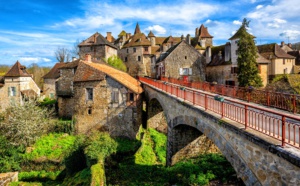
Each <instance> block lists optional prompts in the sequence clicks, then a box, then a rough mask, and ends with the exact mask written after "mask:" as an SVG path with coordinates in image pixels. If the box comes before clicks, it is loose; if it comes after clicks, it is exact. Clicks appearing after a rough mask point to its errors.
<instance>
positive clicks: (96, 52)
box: [79, 45, 106, 60]
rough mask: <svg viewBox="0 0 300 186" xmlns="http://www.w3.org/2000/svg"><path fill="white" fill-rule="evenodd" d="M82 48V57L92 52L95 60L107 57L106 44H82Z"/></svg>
mask: <svg viewBox="0 0 300 186" xmlns="http://www.w3.org/2000/svg"><path fill="white" fill-rule="evenodd" d="M79 50H80V57H81V58H82V59H84V58H85V55H86V54H91V57H92V59H93V60H100V59H102V58H105V56H106V55H105V53H106V49H105V45H91V46H81V47H80V48H79Z"/></svg>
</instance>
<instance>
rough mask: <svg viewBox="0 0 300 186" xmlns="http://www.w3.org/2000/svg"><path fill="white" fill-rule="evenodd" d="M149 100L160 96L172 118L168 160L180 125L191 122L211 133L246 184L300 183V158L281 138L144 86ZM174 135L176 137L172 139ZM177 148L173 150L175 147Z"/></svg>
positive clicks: (158, 98) (164, 107) (168, 120)
mask: <svg viewBox="0 0 300 186" xmlns="http://www.w3.org/2000/svg"><path fill="white" fill-rule="evenodd" d="M144 90H145V93H146V97H147V99H148V100H151V99H154V98H155V99H157V100H158V101H159V103H160V104H161V106H162V107H163V110H164V113H165V116H166V119H167V122H168V142H167V143H168V144H167V149H168V151H167V164H168V165H171V163H172V157H173V155H175V154H176V153H177V152H174V151H173V150H174V149H175V150H176V147H173V146H174V144H177V143H178V142H176V141H174V140H181V139H180V138H176V135H175V134H176V130H175V131H174V129H176V128H177V126H178V125H188V126H190V127H192V128H194V129H196V130H199V131H200V132H201V133H203V134H204V135H205V136H207V137H208V138H209V139H210V140H211V141H212V142H213V143H214V144H215V145H216V146H217V147H218V148H219V150H220V152H221V153H222V154H223V155H224V156H225V157H226V159H227V160H228V161H229V162H230V163H231V165H232V166H233V168H234V169H235V171H236V173H237V176H238V177H240V178H241V179H242V180H243V181H244V183H245V184H246V185H300V158H299V157H298V156H296V154H295V153H293V151H292V150H291V148H288V147H286V148H282V147H280V146H278V144H280V143H281V142H280V141H277V140H274V139H273V138H270V137H268V136H265V135H261V134H260V133H257V132H255V131H253V130H251V129H247V130H245V129H244V126H243V125H240V124H237V123H235V122H233V121H230V120H227V119H221V118H220V116H219V115H216V114H214V113H212V112H206V111H205V110H204V109H203V108H199V107H195V106H193V105H191V104H190V103H188V102H185V101H182V100H176V99H174V98H173V97H172V96H171V95H169V94H166V93H164V92H162V91H158V90H155V89H153V88H150V87H148V86H144ZM172 139H173V141H172ZM172 149H173V150H172Z"/></svg>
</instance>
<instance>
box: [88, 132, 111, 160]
mask: <svg viewBox="0 0 300 186" xmlns="http://www.w3.org/2000/svg"><path fill="white" fill-rule="evenodd" d="M116 151H117V143H116V141H115V140H113V139H112V138H111V137H110V136H109V134H108V133H106V132H99V131H94V132H92V133H91V134H90V135H89V136H88V139H87V142H86V148H85V149H84V153H85V155H86V157H87V164H88V166H91V165H93V164H96V163H97V162H98V161H99V160H104V159H105V158H106V157H108V156H109V155H111V154H113V153H115V152H116Z"/></svg>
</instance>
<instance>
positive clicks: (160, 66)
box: [156, 40, 205, 82]
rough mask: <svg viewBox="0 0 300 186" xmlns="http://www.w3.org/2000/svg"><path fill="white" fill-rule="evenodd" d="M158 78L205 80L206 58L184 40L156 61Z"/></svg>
mask: <svg viewBox="0 0 300 186" xmlns="http://www.w3.org/2000/svg"><path fill="white" fill-rule="evenodd" d="M156 74H157V77H156V78H158V79H159V78H160V77H170V78H175V79H183V80H184V81H186V82H188V81H204V80H205V58H204V56H203V55H202V54H200V53H199V52H198V51H197V50H196V49H195V48H194V47H193V46H191V45H190V44H188V43H187V42H186V41H185V40H182V41H181V42H179V43H178V44H176V45H174V46H173V47H171V48H170V49H169V50H167V51H166V52H165V53H162V54H161V56H160V57H159V58H158V59H157V61H156Z"/></svg>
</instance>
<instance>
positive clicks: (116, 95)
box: [111, 90, 119, 103]
mask: <svg viewBox="0 0 300 186" xmlns="http://www.w3.org/2000/svg"><path fill="white" fill-rule="evenodd" d="M111 101H112V103H119V90H113V91H112V93H111Z"/></svg>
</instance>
